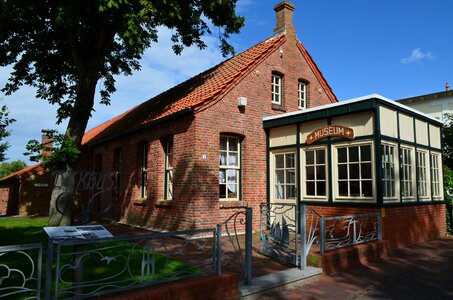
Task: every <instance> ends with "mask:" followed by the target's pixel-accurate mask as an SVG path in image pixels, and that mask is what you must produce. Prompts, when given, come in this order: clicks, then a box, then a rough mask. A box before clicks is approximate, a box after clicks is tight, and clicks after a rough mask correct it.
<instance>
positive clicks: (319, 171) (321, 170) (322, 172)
mask: <svg viewBox="0 0 453 300" xmlns="http://www.w3.org/2000/svg"><path fill="white" fill-rule="evenodd" d="M316 179H318V180H324V179H326V169H325V167H324V166H319V167H316Z"/></svg>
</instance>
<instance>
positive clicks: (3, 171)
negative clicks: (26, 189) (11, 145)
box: [0, 160, 27, 178]
mask: <svg viewBox="0 0 453 300" xmlns="http://www.w3.org/2000/svg"><path fill="white" fill-rule="evenodd" d="M26 167H27V163H25V162H24V161H22V160H14V161H11V162H2V163H0V178H3V177H5V176H8V175H10V174H13V173H15V172H17V171H20V170H22V169H24V168H26Z"/></svg>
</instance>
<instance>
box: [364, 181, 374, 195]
mask: <svg viewBox="0 0 453 300" xmlns="http://www.w3.org/2000/svg"><path fill="white" fill-rule="evenodd" d="M362 193H363V196H364V197H373V188H372V185H371V181H368V180H367V181H362Z"/></svg>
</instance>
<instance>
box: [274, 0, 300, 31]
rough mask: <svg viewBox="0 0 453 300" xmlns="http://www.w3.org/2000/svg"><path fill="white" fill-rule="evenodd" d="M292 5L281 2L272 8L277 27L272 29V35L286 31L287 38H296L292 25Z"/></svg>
mask: <svg viewBox="0 0 453 300" xmlns="http://www.w3.org/2000/svg"><path fill="white" fill-rule="evenodd" d="M294 8H295V6H294V4H292V3H290V2H286V1H283V2H281V3H279V4H277V5H276V6H275V7H274V10H275V13H276V17H277V27H275V29H274V35H277V34H280V33H282V32H285V31H286V35H287V36H288V37H294V38H296V29H295V28H294V24H293V11H294Z"/></svg>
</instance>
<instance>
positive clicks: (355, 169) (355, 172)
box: [349, 164, 359, 179]
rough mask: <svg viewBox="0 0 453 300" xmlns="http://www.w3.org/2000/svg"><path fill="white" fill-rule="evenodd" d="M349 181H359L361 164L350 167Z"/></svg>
mask: <svg viewBox="0 0 453 300" xmlns="http://www.w3.org/2000/svg"><path fill="white" fill-rule="evenodd" d="M349 179H359V164H350V165H349Z"/></svg>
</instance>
